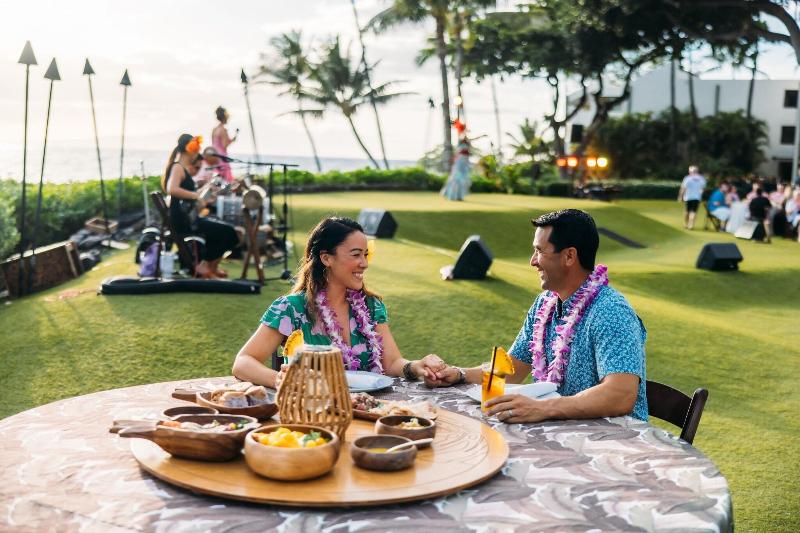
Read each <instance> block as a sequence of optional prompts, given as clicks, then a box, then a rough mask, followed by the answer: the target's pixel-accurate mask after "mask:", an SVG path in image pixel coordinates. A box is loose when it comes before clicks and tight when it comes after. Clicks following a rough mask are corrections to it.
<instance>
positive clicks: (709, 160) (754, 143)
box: [593, 110, 767, 180]
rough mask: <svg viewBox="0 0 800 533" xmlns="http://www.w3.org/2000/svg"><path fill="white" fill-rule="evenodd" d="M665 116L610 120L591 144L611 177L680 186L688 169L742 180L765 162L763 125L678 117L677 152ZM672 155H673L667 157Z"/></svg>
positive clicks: (729, 118) (738, 118)
mask: <svg viewBox="0 0 800 533" xmlns="http://www.w3.org/2000/svg"><path fill="white" fill-rule="evenodd" d="M671 123H672V114H671V113H670V111H669V110H665V111H663V112H662V113H660V114H658V115H656V116H653V115H651V114H649V113H633V114H626V115H623V116H621V117H619V118H610V119H609V120H608V122H606V123H605V124H604V125H603V126H601V127H600V128H599V129H598V131H597V135H596V136H595V139H594V141H593V150H594V151H595V152H596V153H602V154H608V156H609V157H610V158H611V161H613V169H612V171H611V173H612V175H614V176H619V177H620V178H636V177H645V176H646V177H649V178H658V179H673V180H676V179H677V180H679V179H681V178H683V176H684V175H685V174H686V168H687V167H688V166H689V165H690V164H696V165H699V166H700V168H701V169H702V170H703V173H705V174H709V175H714V176H743V175H746V174H748V173H750V172H754V171H755V170H756V168H757V167H758V165H760V164H761V163H762V162H763V161H764V155H763V152H762V148H763V146H764V145H765V144H766V142H767V129H766V124H765V123H764V122H763V121H761V120H758V119H755V118H750V119H748V118H747V117H746V116H745V115H744V113H743V112H741V111H737V112H734V113H718V114H716V115H710V116H706V117H699V118H697V119H696V120H693V117H692V114H691V113H690V112H689V111H686V112H681V113H678V115H677V121H676V122H675V124H676V131H675V136H676V137H677V139H679V141H678V143H677V147H676V150H673V148H672V145H671V141H670V128H671ZM670 154H673V155H670Z"/></svg>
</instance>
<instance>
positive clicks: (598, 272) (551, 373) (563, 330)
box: [529, 265, 608, 386]
mask: <svg viewBox="0 0 800 533" xmlns="http://www.w3.org/2000/svg"><path fill="white" fill-rule="evenodd" d="M603 285H608V267H606V266H605V265H597V266H596V267H595V269H594V271H593V272H592V273H591V274H590V275H589V279H588V283H584V284H583V286H581V288H580V289H578V292H577V293H575V303H574V304H573V305H572V309H570V311H569V314H568V315H567V316H566V318H565V319H564V323H563V324H561V325H558V326H556V334H555V338H554V339H553V341H552V344H551V348H552V351H553V361H552V362H551V363H550V365H548V364H547V357H546V356H545V348H544V337H545V332H546V331H547V325H548V324H549V323H550V320H552V318H553V314H554V313H553V310H554V309H555V307H556V303H557V302H558V294H556V293H554V292H550V291H548V293H547V295H546V296H545V297H544V301H543V302H542V305H541V306H540V307H539V310H538V311H536V315H535V316H534V322H533V332H532V335H531V341H530V344H529V347H530V351H531V360H532V362H533V364H532V367H531V374H532V375H533V378H534V380H535V381H549V382H550V383H555V384H557V385H559V386H560V385H561V384H562V383H563V382H564V376H565V375H566V373H567V365H568V364H569V354H570V350H571V345H572V340H573V337H574V336H575V331H576V329H577V326H578V323H579V322H580V321H581V319H582V318H583V316H584V314H586V310H587V309H588V308H589V306H590V305H591V304H592V302H593V301H594V299H595V297H596V296H597V294H598V293H599V292H600V289H601V288H602V287H603Z"/></svg>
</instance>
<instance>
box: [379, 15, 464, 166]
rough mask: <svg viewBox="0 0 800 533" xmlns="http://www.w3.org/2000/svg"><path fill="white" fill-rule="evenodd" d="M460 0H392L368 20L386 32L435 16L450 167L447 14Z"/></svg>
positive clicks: (446, 163)
mask: <svg viewBox="0 0 800 533" xmlns="http://www.w3.org/2000/svg"><path fill="white" fill-rule="evenodd" d="M456 2H457V0H392V6H391V7H389V8H387V9H385V10H383V11H381V12H380V13H378V14H377V15H375V17H373V18H372V20H370V21H369V22H368V23H367V27H370V28H372V29H373V30H375V31H376V32H383V31H385V30H387V29H388V28H391V27H393V26H396V25H398V24H402V23H406V22H412V23H420V22H423V21H425V20H427V19H428V18H429V17H432V18H433V19H434V21H435V22H436V37H435V39H436V55H437V56H438V57H439V72H440V74H441V78H442V119H443V127H444V130H443V131H444V152H443V154H442V167H443V168H444V169H445V170H446V171H448V170H449V169H450V164H451V161H452V159H453V141H452V137H451V136H450V127H451V126H450V89H449V83H448V80H447V43H446V42H445V32H446V30H447V17H448V14H449V13H450V11H451V9H452V7H453V4H454V3H456Z"/></svg>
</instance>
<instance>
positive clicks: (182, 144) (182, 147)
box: [161, 133, 194, 191]
mask: <svg viewBox="0 0 800 533" xmlns="http://www.w3.org/2000/svg"><path fill="white" fill-rule="evenodd" d="M192 139H194V136H193V135H191V134H190V133H182V134H181V136H180V137H178V144H176V145H175V148H173V149H172V153H171V154H169V158H168V159H167V167H166V168H165V169H164V175H163V176H161V188H162V189H164V190H165V191H166V190H167V180H168V179H169V171H170V169H171V168H172V163H174V162H175V158H176V157H178V154H182V153H185V152H186V145H187V144H189V142H190V141H191V140H192Z"/></svg>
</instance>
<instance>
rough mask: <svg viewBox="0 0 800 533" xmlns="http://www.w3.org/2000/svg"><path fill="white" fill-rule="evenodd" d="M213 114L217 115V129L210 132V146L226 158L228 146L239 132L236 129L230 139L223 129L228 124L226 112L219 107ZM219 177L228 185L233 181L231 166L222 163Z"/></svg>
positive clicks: (228, 115) (225, 129)
mask: <svg viewBox="0 0 800 533" xmlns="http://www.w3.org/2000/svg"><path fill="white" fill-rule="evenodd" d="M214 113H216V115H217V120H219V124H217V127H216V128H214V131H212V132H211V146H213V147H214V149H215V150H216V151H217V153H218V154H219V155H222V156H227V155H228V146H230V145H231V143H233V142H234V141H236V138H237V137H238V136H239V130H238V129H237V130H236V133H235V134H234V136H233V138H231V137H230V136H229V135H228V129H227V128H226V127H225V124H227V123H228V119H229V118H230V114H229V113H228V110H227V109H225V108H224V107H222V106H220V107H218V108H217V110H216V111H215V112H214ZM219 175H220V176H222V178H223V179H225V181H227V182H228V183H230V182H232V181H233V173H231V166H230V165H229V164H228V163H225V162H223V163H222V164H221V165H220V168H219Z"/></svg>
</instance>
